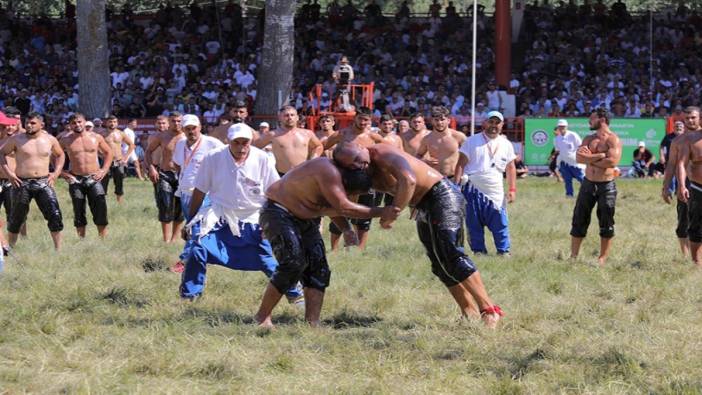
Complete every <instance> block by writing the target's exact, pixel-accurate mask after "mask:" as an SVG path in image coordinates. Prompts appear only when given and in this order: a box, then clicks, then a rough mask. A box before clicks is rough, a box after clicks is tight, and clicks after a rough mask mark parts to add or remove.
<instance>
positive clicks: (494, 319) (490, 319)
mask: <svg viewBox="0 0 702 395" xmlns="http://www.w3.org/2000/svg"><path fill="white" fill-rule="evenodd" d="M480 318H481V319H482V320H483V324H485V327H487V328H490V329H495V328H497V323H498V322H499V321H500V319H501V317H500V315H499V314H497V313H492V314H483V315H482V317H480Z"/></svg>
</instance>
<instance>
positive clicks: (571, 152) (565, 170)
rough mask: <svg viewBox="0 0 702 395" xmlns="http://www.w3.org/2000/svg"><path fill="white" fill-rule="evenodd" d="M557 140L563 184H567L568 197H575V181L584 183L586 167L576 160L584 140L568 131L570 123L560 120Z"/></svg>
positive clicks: (555, 141)
mask: <svg viewBox="0 0 702 395" xmlns="http://www.w3.org/2000/svg"><path fill="white" fill-rule="evenodd" d="M555 133H556V138H555V139H554V141H553V145H554V147H555V148H556V151H558V159H556V162H557V163H558V171H559V172H560V173H561V176H563V184H565V192H566V197H569V198H572V197H574V196H575V195H574V192H573V179H576V180H578V182H579V183H581V184H582V183H583V177H585V173H584V172H583V169H585V166H584V165H582V164H580V163H578V162H577V161H576V160H575V153H576V151H577V150H578V148H579V147H580V144H582V143H583V140H582V139H581V138H580V136H578V134H577V133H575V132H572V131H570V130H568V121H566V120H565V119H559V120H558V123H557V124H556V130H555Z"/></svg>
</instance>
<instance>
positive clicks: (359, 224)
mask: <svg viewBox="0 0 702 395" xmlns="http://www.w3.org/2000/svg"><path fill="white" fill-rule="evenodd" d="M358 204H362V205H364V206H366V207H375V192H373V191H371V192H370V193H364V194H363V195H359V196H358ZM349 220H350V221H351V223H352V224H353V225H354V226H355V227H356V228H357V229H358V230H363V231H366V232H367V231H369V230H370V226H371V221H372V220H371V218H349ZM329 232H330V233H331V234H334V235H340V234H341V233H342V232H341V229H339V227H338V226H336V225H334V223H333V222H330V223H329Z"/></svg>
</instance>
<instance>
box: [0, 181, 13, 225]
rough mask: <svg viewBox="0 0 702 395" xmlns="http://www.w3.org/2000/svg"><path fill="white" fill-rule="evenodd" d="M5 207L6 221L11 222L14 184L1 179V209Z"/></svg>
mask: <svg viewBox="0 0 702 395" xmlns="http://www.w3.org/2000/svg"><path fill="white" fill-rule="evenodd" d="M2 206H5V219H7V222H10V212H11V210H12V182H10V180H7V179H0V207H2Z"/></svg>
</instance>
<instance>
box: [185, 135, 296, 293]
mask: <svg viewBox="0 0 702 395" xmlns="http://www.w3.org/2000/svg"><path fill="white" fill-rule="evenodd" d="M252 140H253V133H252V132H251V128H250V127H248V126H247V125H245V124H243V123H238V124H234V125H232V126H231V127H230V128H229V131H228V132H227V141H229V145H227V146H223V147H220V148H218V149H214V150H212V151H210V153H209V154H208V155H207V156H205V157H204V158H203V159H202V161H201V162H200V166H199V169H197V174H196V175H195V178H194V180H192V186H193V190H192V195H191V196H190V197H189V198H190V204H189V207H188V208H189V210H188V217H190V218H191V220H190V221H189V222H188V225H187V227H186V233H189V234H190V245H189V246H188V245H186V247H187V251H184V253H183V261H184V262H185V271H184V272H183V277H182V281H181V284H180V296H181V297H182V298H186V299H193V298H196V297H199V296H200V295H202V292H203V290H204V288H205V276H206V273H207V265H208V264H214V265H220V266H224V267H226V268H229V269H234V270H246V271H262V272H264V273H265V274H266V275H267V276H268V277H269V278H270V277H271V276H272V275H273V273H274V272H275V270H276V268H277V267H278V262H277V261H276V259H275V258H274V257H273V251H272V249H271V245H270V243H269V242H268V240H264V239H263V235H262V232H261V227H260V226H259V224H258V215H259V209H260V208H261V207H262V206H263V204H264V203H265V202H266V197H265V192H266V190H267V189H268V187H269V186H270V185H271V184H273V183H274V182H276V181H278V179H279V178H280V177H279V176H278V172H277V171H276V170H275V165H274V164H273V160H272V159H271V158H270V157H269V156H268V155H267V154H266V153H265V152H263V151H262V150H260V149H258V148H255V147H252V146H251V141H252ZM187 167H188V165H186V164H185V163H184V165H183V166H182V168H183V169H185V168H187ZM205 195H208V197H209V199H210V201H211V204H210V205H207V206H205V205H203V201H204V200H205ZM196 214H197V215H196ZM286 296H287V297H288V301H289V302H290V303H293V304H296V305H298V306H300V305H304V298H303V296H302V291H301V289H300V288H299V287H298V286H296V285H293V286H291V288H290V289H289V290H288V291H287V293H286Z"/></svg>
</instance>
